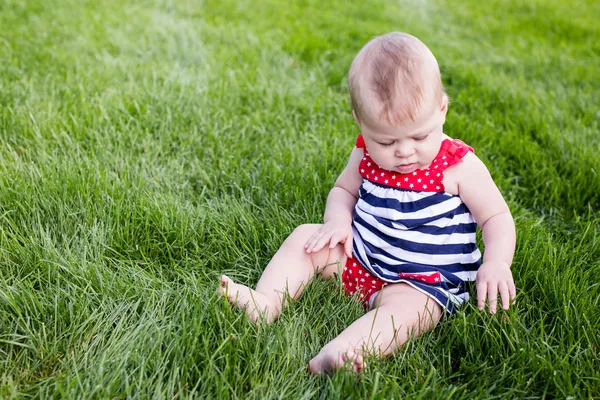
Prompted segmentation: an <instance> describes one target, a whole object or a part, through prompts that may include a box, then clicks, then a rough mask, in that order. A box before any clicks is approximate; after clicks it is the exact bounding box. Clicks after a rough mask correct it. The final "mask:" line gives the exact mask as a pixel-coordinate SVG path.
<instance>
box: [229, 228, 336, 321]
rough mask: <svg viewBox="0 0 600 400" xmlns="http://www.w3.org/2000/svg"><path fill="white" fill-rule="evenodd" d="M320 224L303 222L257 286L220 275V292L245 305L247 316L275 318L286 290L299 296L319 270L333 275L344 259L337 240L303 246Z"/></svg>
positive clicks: (285, 242)
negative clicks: (319, 247)
mask: <svg viewBox="0 0 600 400" xmlns="http://www.w3.org/2000/svg"><path fill="white" fill-rule="evenodd" d="M320 227H321V225H316V224H315V225H301V226H299V227H298V228H296V229H295V230H294V232H292V234H291V235H290V236H289V237H288V238H287V239H286V240H285V241H284V242H283V244H282V245H281V247H280V248H279V250H278V251H277V253H275V255H274V256H273V258H272V259H271V261H270V262H269V264H268V265H267V267H266V268H265V270H264V272H263V274H262V276H261V278H260V280H259V281H258V284H257V285H256V289H255V290H252V289H250V288H249V287H247V286H244V285H240V284H236V283H234V282H233V281H232V280H231V279H229V278H228V277H227V276H225V275H222V276H221V287H220V288H219V293H220V294H221V295H226V296H227V299H228V300H229V301H230V302H231V303H232V304H235V305H236V306H238V307H240V308H242V309H244V310H245V311H246V314H247V315H248V318H249V319H250V320H252V321H257V320H258V319H259V317H261V316H262V317H264V318H265V319H266V321H267V322H272V321H274V320H275V319H276V318H277V316H278V315H279V313H280V312H281V309H282V308H283V306H284V305H285V304H284V302H285V293H286V292H287V293H289V295H290V297H292V298H294V299H296V298H298V297H300V295H301V294H302V290H303V289H304V287H305V286H306V285H307V284H308V282H309V281H310V280H311V279H312V278H313V276H314V275H315V274H316V273H322V274H323V276H330V275H332V274H333V272H335V271H337V268H338V264H339V263H342V264H343V263H345V261H346V257H345V255H344V247H343V245H341V244H338V245H337V246H336V247H335V248H333V249H330V248H329V247H328V246H326V247H324V248H323V249H322V250H321V251H318V252H316V253H311V254H308V253H306V251H305V249H304V245H305V244H306V242H307V240H308V239H309V238H310V237H311V236H312V235H313V234H314V233H315V232H316V231H317V230H318V229H319V228H320Z"/></svg>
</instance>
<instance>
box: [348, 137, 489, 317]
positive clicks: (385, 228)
mask: <svg viewBox="0 0 600 400" xmlns="http://www.w3.org/2000/svg"><path fill="white" fill-rule="evenodd" d="M356 147H358V148H363V149H364V157H363V159H362V160H361V162H360V164H359V167H358V168H359V173H360V175H361V176H362V177H363V183H362V184H361V186H360V189H359V198H358V201H357V203H356V206H355V208H354V215H353V222H352V230H353V234H354V237H353V258H355V259H356V260H358V261H359V262H360V264H361V265H362V266H363V267H364V268H365V269H367V270H368V271H369V272H371V273H372V274H373V275H374V276H376V277H377V278H379V279H381V280H383V281H384V282H388V283H397V282H406V283H408V284H410V285H411V286H413V287H415V288H417V289H418V290H420V291H422V292H424V293H426V294H427V295H429V296H430V297H432V298H434V299H435V300H436V301H437V302H438V303H440V305H441V306H442V307H445V308H446V309H447V311H449V312H451V313H453V312H454V311H455V308H456V307H457V306H459V305H460V304H461V303H462V302H464V301H467V300H468V299H469V292H468V291H467V289H466V287H465V286H466V285H465V283H466V282H468V281H473V280H475V276H476V273H477V269H478V268H479V265H480V264H481V252H480V251H479V249H478V248H477V244H476V232H477V224H476V222H475V220H474V218H473V216H472V215H471V213H470V211H469V209H468V208H467V207H466V205H465V204H464V203H463V202H462V200H461V199H460V197H459V196H458V195H454V194H450V193H447V192H445V191H444V190H445V189H444V184H443V178H444V171H445V170H446V169H447V168H449V167H451V166H453V165H455V164H458V163H460V162H462V158H463V157H464V156H465V155H466V154H467V153H468V152H469V151H473V149H472V148H471V147H469V146H467V145H466V144H465V143H463V142H462V141H460V140H456V139H455V140H449V139H445V140H444V141H443V142H442V144H441V146H440V150H439V152H438V154H437V156H436V157H435V159H434V160H433V162H432V163H431V165H430V166H429V167H428V168H425V169H418V170H415V171H413V172H411V173H409V174H401V173H398V172H393V171H389V170H384V169H382V168H380V167H379V166H378V165H377V164H376V163H375V162H374V161H373V160H372V159H371V157H369V153H368V152H367V149H366V148H365V144H364V140H363V138H362V135H359V137H358V139H357V141H356Z"/></svg>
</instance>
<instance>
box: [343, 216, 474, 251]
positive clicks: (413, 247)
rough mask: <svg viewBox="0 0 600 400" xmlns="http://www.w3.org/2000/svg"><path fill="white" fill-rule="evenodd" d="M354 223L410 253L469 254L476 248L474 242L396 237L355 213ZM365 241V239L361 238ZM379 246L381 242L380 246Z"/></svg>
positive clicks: (388, 243)
mask: <svg viewBox="0 0 600 400" xmlns="http://www.w3.org/2000/svg"><path fill="white" fill-rule="evenodd" d="M354 223H356V224H358V225H360V226H362V227H364V228H365V229H367V230H369V231H370V232H371V233H373V234H374V235H375V236H377V237H378V238H379V239H381V240H383V241H385V243H386V245H388V246H392V247H397V248H399V249H402V250H406V251H410V252H412V253H421V254H427V255H430V254H471V253H472V252H474V251H475V249H476V248H477V245H476V244H475V243H456V244H430V243H418V242H413V241H410V240H406V239H400V238H396V237H393V236H390V235H387V234H385V233H383V232H381V231H380V230H379V229H377V228H376V227H374V226H372V225H369V223H368V222H367V221H365V220H364V219H362V218H361V217H360V216H358V215H356V216H355V218H354ZM363 241H364V242H366V241H365V240H363ZM379 247H381V244H380V246H379Z"/></svg>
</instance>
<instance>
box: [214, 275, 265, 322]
mask: <svg viewBox="0 0 600 400" xmlns="http://www.w3.org/2000/svg"><path fill="white" fill-rule="evenodd" d="M219 294H220V295H221V296H227V300H229V302H230V303H231V304H233V305H235V306H237V307H238V308H240V309H242V310H244V312H245V313H246V315H247V316H248V319H249V320H250V321H252V322H255V323H258V322H259V320H265V321H266V322H267V323H269V324H270V323H271V322H273V321H274V320H275V313H276V308H275V306H274V305H273V304H272V302H271V301H270V300H269V299H268V298H267V296H265V295H264V294H262V293H259V292H257V291H254V290H252V289H250V288H249V287H247V286H244V285H240V284H237V283H235V282H234V281H232V280H231V279H230V278H229V277H228V276H226V275H221V285H220V286H219Z"/></svg>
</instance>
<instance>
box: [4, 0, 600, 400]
mask: <svg viewBox="0 0 600 400" xmlns="http://www.w3.org/2000/svg"><path fill="white" fill-rule="evenodd" d="M598 4H599V3H598V2H595V1H592V0H589V1H568V2H564V1H559V0H548V1H540V0H537V1H530V2H523V1H516V0H515V1H496V0H493V1H489V2H485V1H475V0H470V1H461V2H450V1H443V0H439V1H429V0H426V1H414V0H412V1H410V0H406V1H404V0H402V1H399V2H390V1H383V0H365V1H362V2H345V1H341V0H331V1H315V0H294V1H292V2H289V3H284V2H280V1H275V0H263V1H250V0H240V1H234V0H206V1H193V0H143V1H135V2H122V1H117V0H98V1H90V0H86V1H81V0H60V1H59V0H44V1H42V0H30V1H18V0H2V1H1V2H0V268H1V273H0V398H28V397H33V398H49V397H57V398H61V397H64V398H84V397H85V398H126V397H142V398H150V397H155V398H187V397H205V398H225V399H229V398H231V399H234V398H269V399H275V398H282V399H283V398H290V399H300V398H321V399H330V398H357V399H358V398H360V399H364V398H371V399H388V398H399V397H406V398H411V399H412V398H453V399H454V398H463V397H464V398H530V399H536V398H567V397H572V398H600V358H599V352H600V349H599V346H600V232H599V231H600V212H599V210H600V176H599V173H600V168H599V165H600V137H599V123H600V68H599V66H600V40H599V35H598V33H599V32H598V21H599V20H600V6H599V5H598ZM392 30H402V31H407V32H410V33H412V34H414V35H416V36H418V37H420V38H421V39H422V40H423V41H424V42H425V43H426V44H428V45H429V46H430V48H431V49H432V51H433V52H434V53H435V54H436V55H437V57H438V60H439V61H440V65H441V68H442V74H443V80H444V84H445V86H446V89H447V92H448V94H449V95H450V97H451V98H452V104H451V107H450V112H449V115H448V120H447V123H446V127H445V130H446V132H447V133H448V134H449V135H450V136H454V137H458V138H461V139H462V140H464V141H465V142H467V143H469V144H470V145H472V146H473V147H474V148H475V149H476V151H477V154H478V155H479V157H480V158H481V159H483V160H484V161H485V162H486V163H487V165H488V166H489V169H490V171H491V173H492V175H493V177H494V179H495V180H496V182H497V183H498V185H499V187H500V189H501V190H502V192H503V193H504V195H505V197H506V199H507V201H508V202H509V205H510V207H511V209H512V211H513V214H514V217H515V220H516V224H517V232H518V245H517V252H516V257H515V262H514V265H513V270H514V276H515V281H516V285H517V288H518V302H517V305H516V306H515V307H514V308H512V309H511V310H509V311H508V312H500V313H498V314H497V315H489V314H487V313H486V314H484V313H480V312H478V311H476V310H475V307H473V305H470V306H467V307H465V308H464V309H463V310H462V311H461V312H459V313H458V315H456V316H455V317H453V318H451V319H447V320H444V321H443V322H442V323H441V324H440V325H439V326H438V327H437V328H436V329H435V330H434V331H433V332H431V333H429V334H427V335H425V336H424V337H422V338H420V339H418V340H413V341H410V342H409V343H408V344H407V345H405V346H404V347H403V348H402V349H401V350H400V351H399V352H398V353H397V355H396V356H395V357H393V358H391V359H387V360H370V361H369V369H368V370H367V371H366V372H365V373H364V374H362V375H361V376H360V377H359V378H358V379H357V378H356V377H354V376H353V375H351V374H347V373H342V372H337V373H334V374H333V375H331V376H321V377H312V376H310V375H308V374H307V372H306V370H305V366H306V363H307V361H308V360H309V359H310V358H312V357H313V356H314V355H315V354H316V353H317V352H318V350H319V349H320V348H321V346H323V345H324V344H325V343H326V342H328V341H329V340H330V339H332V338H333V337H335V336H336V335H337V333H339V332H340V331H341V330H342V329H343V328H344V327H345V326H347V325H348V324H349V323H350V322H352V321H353V320H354V319H356V318H357V317H358V316H360V315H361V312H362V311H361V309H360V306H359V304H358V303H357V302H355V301H354V300H352V299H350V298H347V297H344V296H343V295H342V294H341V289H340V285H339V284H338V283H337V282H334V281H321V280H319V281H315V282H313V283H312V284H311V286H310V287H309V289H308V290H307V291H306V292H305V295H304V296H303V298H302V300H301V301H298V302H295V303H293V304H292V305H291V306H290V309H288V310H287V311H286V312H285V313H284V314H283V315H282V317H281V319H280V320H279V321H278V322H277V323H275V324H274V325H273V326H270V327H264V326H262V327H255V326H254V325H252V324H251V323H249V322H248V321H247V320H246V319H245V317H244V316H243V315H241V314H240V313H239V312H237V311H235V310H232V309H231V308H230V307H229V306H228V304H225V303H224V302H223V301H222V300H221V299H219V298H218V297H217V296H216V282H217V277H218V276H219V274H221V273H227V274H228V275H229V276H231V277H232V278H234V279H236V280H237V281H240V282H242V283H246V284H250V285H254V284H255V283H256V282H257V280H258V278H259V276H260V274H261V271H262V269H263V267H264V266H265V265H266V263H267V261H268V260H269V257H270V256H271V255H272V254H273V253H274V251H276V250H277V248H278V247H279V245H280V244H281V242H282V241H283V239H284V238H285V237H286V235H288V234H289V233H290V232H291V231H292V230H293V228H294V227H295V226H297V225H298V224H301V223H307V222H319V221H320V220H321V215H322V213H323V210H324V204H325V198H326V195H327V193H328V191H329V189H330V188H331V186H332V184H333V182H334V180H335V178H336V176H337V174H338V173H339V172H340V171H341V169H342V168H343V166H344V165H345V163H346V160H347V156H348V154H349V153H350V151H351V148H352V145H353V143H354V140H355V138H356V135H357V134H358V129H357V127H356V126H355V124H354V123H353V121H352V117H351V115H350V111H349V96H348V91H347V88H346V80H345V75H346V72H347V69H348V66H349V64H350V61H351V60H352V58H353V56H354V54H355V53H356V51H357V50H358V49H359V48H360V47H361V46H362V45H363V44H364V43H365V42H366V41H367V40H368V39H370V38H371V37H372V36H374V35H377V34H381V33H384V32H388V31H392Z"/></svg>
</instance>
